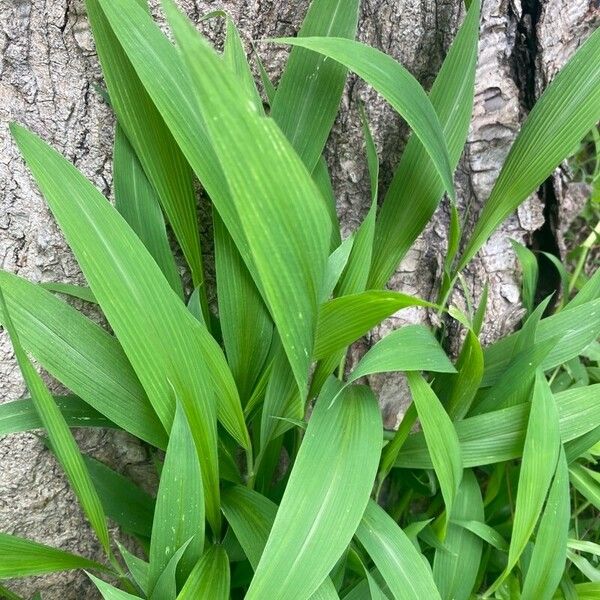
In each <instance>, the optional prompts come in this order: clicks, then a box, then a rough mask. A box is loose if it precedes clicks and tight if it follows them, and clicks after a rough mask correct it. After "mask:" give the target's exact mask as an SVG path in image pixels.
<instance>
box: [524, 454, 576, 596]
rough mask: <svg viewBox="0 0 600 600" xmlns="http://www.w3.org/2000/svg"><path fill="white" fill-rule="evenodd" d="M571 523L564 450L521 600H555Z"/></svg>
mask: <svg viewBox="0 0 600 600" xmlns="http://www.w3.org/2000/svg"><path fill="white" fill-rule="evenodd" d="M569 519H570V494H569V472H568V469H567V461H566V458H565V453H564V450H562V449H561V452H560V457H559V459H558V464H557V466H556V472H555V474H554V480H553V482H552V487H551V488H550V493H549V494H548V500H547V502H546V507H545V508H544V512H543V514H542V518H541V520H540V524H539V527H538V531H537V535H536V537H535V546H534V548H533V552H532V554H531V559H530V561H529V567H528V568H527V573H526V574H525V581H524V583H523V591H522V592H521V598H522V600H545V599H551V598H552V597H553V595H554V592H555V591H556V588H558V585H559V583H560V580H561V577H562V575H563V573H564V570H565V561H566V559H567V538H568V534H569Z"/></svg>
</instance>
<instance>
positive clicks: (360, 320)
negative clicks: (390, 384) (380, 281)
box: [314, 290, 434, 359]
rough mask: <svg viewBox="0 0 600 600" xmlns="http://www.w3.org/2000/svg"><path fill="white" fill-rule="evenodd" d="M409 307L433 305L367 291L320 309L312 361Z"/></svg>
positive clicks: (329, 303)
mask: <svg viewBox="0 0 600 600" xmlns="http://www.w3.org/2000/svg"><path fill="white" fill-rule="evenodd" d="M410 306H426V307H433V306H434V305H433V304H431V303H430V302H426V301H425V300H421V299H420V298H415V297H414V296H408V295H406V294H401V293H399V292H388V291H384V290H370V291H366V292H362V293H360V294H350V295H348V296H342V297H341V298H334V299H333V300H330V301H329V302H326V303H325V304H323V305H322V306H321V310H320V312H319V322H318V326H317V336H316V342H315V350H314V358H315V359H321V358H326V357H327V356H329V355H330V354H333V353H334V352H335V351H336V350H340V349H342V348H345V347H346V346H349V345H350V344H351V343H352V342H355V341H356V340H357V339H359V338H360V337H361V336H363V335H364V334H365V333H367V332H368V331H370V330H371V329H372V328H373V327H375V325H378V324H379V323H381V321H383V319H385V318H387V317H389V316H390V315H393V314H394V313H395V312H397V311H399V310H402V309H403V308H408V307H410Z"/></svg>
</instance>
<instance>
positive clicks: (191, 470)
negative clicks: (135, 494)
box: [148, 402, 204, 593]
mask: <svg viewBox="0 0 600 600" xmlns="http://www.w3.org/2000/svg"><path fill="white" fill-rule="evenodd" d="M203 497H204V494H203V483H202V473H201V470H200V463H199V461H198V456H197V453H196V448H195V446H194V440H193V437H192V432H191V431H190V426H189V424H188V421H187V419H186V416H185V412H184V410H183V407H182V406H181V405H180V404H179V402H178V403H177V409H176V411H175V420H174V421H173V428H172V429H171V435H170V437H169V445H168V446H167V453H166V456H165V463H164V465H163V468H162V473H161V477H160V486H159V488H158V496H157V498H156V508H155V510H154V521H153V524H152V540H151V543H150V570H149V572H148V590H149V591H150V592H151V593H152V592H153V590H154V588H155V586H156V585H157V582H158V581H159V579H160V577H161V575H162V574H163V572H164V571H165V569H166V568H167V565H168V564H169V562H170V561H171V559H172V558H173V556H174V555H175V553H176V552H177V551H178V550H179V549H180V548H181V547H182V546H183V545H184V544H185V543H186V542H188V541H189V544H188V546H187V548H186V551H185V554H184V555H183V556H182V557H181V559H180V560H179V571H180V573H181V576H182V577H183V578H184V579H185V577H187V575H188V574H189V573H190V572H191V570H192V569H193V568H194V565H195V564H196V563H197V562H198V560H200V557H201V556H202V549H203V545H204V502H203Z"/></svg>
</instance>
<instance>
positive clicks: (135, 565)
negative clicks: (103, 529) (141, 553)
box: [117, 541, 149, 594]
mask: <svg viewBox="0 0 600 600" xmlns="http://www.w3.org/2000/svg"><path fill="white" fill-rule="evenodd" d="M117 546H118V547H119V552H120V553H121V556H122V557H123V560H124V561H125V565H126V566H127V569H128V570H129V574H130V575H131V577H132V578H133V580H134V581H135V583H137V585H138V586H139V587H140V589H141V590H142V592H144V593H145V594H146V593H147V591H148V568H149V564H148V563H147V562H146V561H145V560H142V559H141V558H138V557H137V556H135V555H134V554H132V553H131V552H129V550H127V548H125V546H123V545H122V544H119V542H118V541H117Z"/></svg>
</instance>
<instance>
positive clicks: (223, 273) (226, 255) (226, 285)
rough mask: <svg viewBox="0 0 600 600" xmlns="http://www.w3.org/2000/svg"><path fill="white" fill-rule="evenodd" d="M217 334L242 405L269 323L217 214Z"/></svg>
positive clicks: (258, 363) (266, 340)
mask: <svg viewBox="0 0 600 600" xmlns="http://www.w3.org/2000/svg"><path fill="white" fill-rule="evenodd" d="M213 223H214V238H215V267H216V272H217V298H218V302H219V317H220V322H221V333H222V335H223V343H224V345H225V352H226V354H227V362H228V364H229V367H230V369H231V372H232V374H233V377H234V379H235V382H236V384H237V387H238V390H239V392H240V397H241V398H242V401H247V400H248V399H249V398H250V395H251V394H252V390H253V389H254V385H255V384H256V380H257V378H258V376H259V375H260V373H261V368H262V367H263V365H264V362H265V359H266V357H267V354H268V352H269V347H270V345H271V338H272V336H273V322H272V321H271V317H270V316H269V312H268V310H267V308H266V306H265V304H264V302H263V300H262V298H261V297H260V293H259V292H258V290H257V289H256V286H255V285H254V282H253V281H252V277H251V276H250V273H249V272H248V269H247V268H246V265H245V264H244V262H243V260H242V257H241V256H240V253H239V252H238V250H237V248H236V247H235V244H234V242H233V240H232V238H231V236H230V235H229V232H228V231H227V229H226V228H225V226H224V225H223V222H222V221H221V218H220V217H219V215H218V214H216V213H215V214H214V215H213Z"/></svg>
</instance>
